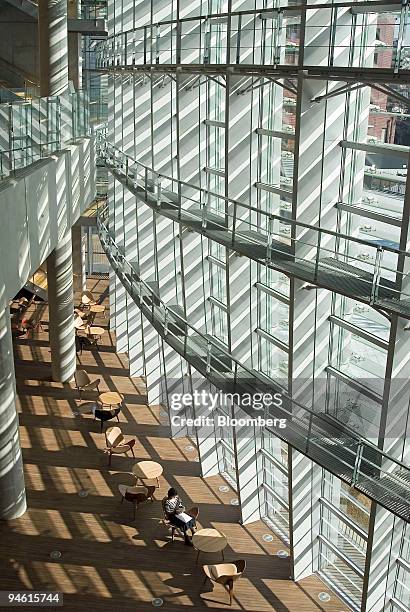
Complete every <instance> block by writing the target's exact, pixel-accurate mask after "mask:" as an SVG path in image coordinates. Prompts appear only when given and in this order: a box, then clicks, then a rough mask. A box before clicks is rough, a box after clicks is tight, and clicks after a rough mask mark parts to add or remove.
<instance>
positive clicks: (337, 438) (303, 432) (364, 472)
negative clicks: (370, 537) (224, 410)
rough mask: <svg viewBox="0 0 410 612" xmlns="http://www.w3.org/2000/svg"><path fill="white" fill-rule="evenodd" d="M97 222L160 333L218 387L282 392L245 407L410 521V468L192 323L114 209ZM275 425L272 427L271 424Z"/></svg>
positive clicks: (121, 274)
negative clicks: (122, 242)
mask: <svg viewBox="0 0 410 612" xmlns="http://www.w3.org/2000/svg"><path fill="white" fill-rule="evenodd" d="M97 226H98V231H99V236H100V239H101V242H102V245H103V248H104V251H105V253H106V255H107V257H108V260H109V261H110V264H111V266H112V268H113V270H114V271H115V273H116V275H117V276H118V278H119V279H120V280H121V282H122V284H123V286H124V287H125V289H126V291H127V292H128V293H129V295H130V296H131V297H132V299H133V300H134V302H135V303H136V305H137V306H138V307H139V308H140V310H141V311H142V313H143V314H144V316H145V317H146V318H147V319H148V321H149V322H150V323H151V324H152V326H153V327H154V328H155V329H156V331H157V332H158V334H159V335H160V336H161V337H162V338H163V339H164V340H165V341H166V342H167V344H168V345H169V346H171V347H172V348H173V349H174V350H175V351H176V352H177V353H179V355H181V357H183V358H184V359H185V360H186V361H187V362H188V363H189V364H191V365H192V366H193V367H194V368H195V369H196V370H197V371H198V372H199V373H200V374H202V375H203V376H204V377H205V378H206V379H208V380H209V381H210V382H211V383H212V384H213V385H215V386H216V388H217V389H218V390H221V391H224V392H229V393H239V394H241V393H249V394H254V393H278V392H279V393H281V395H282V406H280V407H275V408H272V407H270V408H267V407H265V408H264V409H262V410H259V411H258V410H256V409H255V408H246V409H245V408H243V409H244V410H246V412H247V413H248V415H249V416H250V417H252V418H257V417H258V416H260V417H263V418H275V417H276V418H284V419H286V421H287V426H286V428H285V429H279V428H278V429H275V430H274V431H273V433H274V434H275V435H276V436H278V437H279V438H281V439H282V440H284V441H285V442H287V443H288V444H290V445H291V446H292V447H293V448H295V449H296V450H298V451H300V452H301V453H303V454H304V455H306V456H307V457H309V458H310V459H312V460H313V461H315V462H316V463H317V464H319V465H320V466H322V467H324V468H325V469H326V470H328V471H330V472H332V473H333V474H335V475H336V476H337V477H339V478H341V479H342V480H344V481H345V482H347V483H348V484H349V485H352V486H355V487H356V488H357V489H358V490H360V491H361V492H363V493H364V494H366V495H367V496H369V497H370V498H372V499H374V500H376V501H377V502H378V503H380V504H381V505H382V506H384V507H385V508H387V509H388V510H390V511H391V512H393V513H394V514H396V515H397V516H400V517H401V518H403V519H404V520H406V521H409V520H410V501H409V498H408V487H409V484H410V468H409V467H407V466H406V465H404V464H402V463H400V462H398V461H396V460H394V459H392V458H391V457H389V456H388V455H386V454H385V453H383V452H382V451H380V450H379V449H378V448H377V447H375V446H373V445H372V444H370V443H368V442H367V441H365V440H362V439H360V438H359V437H358V436H357V435H355V433H354V432H352V431H350V430H348V429H347V428H346V427H343V425H342V424H341V423H339V422H337V421H336V420H334V419H333V418H332V417H331V416H329V415H326V414H325V413H319V412H314V411H313V410H311V409H309V408H307V407H306V406H303V405H302V404H300V403H299V402H297V401H295V400H294V399H292V398H291V397H290V396H289V395H288V394H287V393H286V392H285V391H284V390H283V389H282V388H280V387H279V386H278V385H276V384H275V383H274V382H273V381H272V380H270V379H269V378H267V377H266V376H264V375H263V374H261V373H260V372H258V371H256V370H253V369H250V368H248V367H247V366H246V365H244V364H242V363H240V362H239V361H238V360H237V359H236V358H235V356H234V355H233V354H231V353H229V352H228V351H227V350H226V349H225V348H224V347H223V346H222V345H221V344H220V343H219V342H218V341H217V340H216V339H215V338H213V337H212V336H210V335H208V334H205V333H202V332H201V331H199V330H197V329H195V328H194V327H192V325H191V324H190V323H189V321H188V320H187V319H186V318H185V316H184V313H183V311H182V309H181V308H180V307H179V306H178V305H170V304H166V303H165V302H164V301H163V300H161V298H160V297H159V295H158V294H157V293H156V290H155V288H153V285H152V284H150V283H148V282H145V281H144V280H143V279H142V278H141V276H140V274H139V269H138V264H137V263H135V262H131V261H128V260H127V259H126V257H125V255H124V251H123V249H122V248H121V247H119V246H118V245H117V244H116V242H115V240H114V237H113V235H112V232H110V230H109V227H108V208H107V207H106V208H105V209H103V210H102V211H101V210H100V211H99V214H98V219H97ZM268 429H269V428H268Z"/></svg>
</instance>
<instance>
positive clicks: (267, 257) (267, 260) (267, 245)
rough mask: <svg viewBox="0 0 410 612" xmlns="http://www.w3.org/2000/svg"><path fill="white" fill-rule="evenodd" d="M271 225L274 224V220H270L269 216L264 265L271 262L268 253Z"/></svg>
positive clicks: (271, 232)
mask: <svg viewBox="0 0 410 612" xmlns="http://www.w3.org/2000/svg"><path fill="white" fill-rule="evenodd" d="M272 223H274V219H272V217H271V216H269V219H268V238H267V243H266V263H269V262H270V260H271V257H270V251H271V246H270V245H271V240H272V234H273V231H272Z"/></svg>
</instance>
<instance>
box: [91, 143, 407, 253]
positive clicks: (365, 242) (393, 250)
mask: <svg viewBox="0 0 410 612" xmlns="http://www.w3.org/2000/svg"><path fill="white" fill-rule="evenodd" d="M100 142H101V141H100ZM105 144H106V145H107V146H108V148H112V149H114V150H115V151H118V153H120V154H121V155H122V156H123V157H124V158H125V159H128V160H131V161H132V164H136V165H137V166H140V167H141V168H143V169H144V170H148V171H149V172H151V173H152V174H153V175H154V176H156V177H157V178H158V180H161V179H165V180H167V181H171V182H173V183H178V184H180V185H183V186H184V187H188V188H190V189H195V190H196V191H199V192H201V193H203V194H204V195H206V197H209V196H210V197H214V198H217V199H218V200H221V201H223V202H225V203H227V204H232V205H233V206H240V207H241V208H245V209H246V210H249V211H251V212H254V213H256V214H258V215H262V216H264V217H266V218H267V219H269V220H270V219H272V220H277V221H280V222H281V223H286V225H291V226H293V227H296V228H297V227H301V228H303V229H306V230H309V231H316V232H317V231H318V230H320V232H321V233H323V234H327V235H329V236H332V237H334V238H339V239H341V240H348V241H349V242H355V243H357V244H361V245H363V246H368V247H369V246H370V247H372V248H376V247H377V248H378V249H380V250H381V251H386V252H390V253H394V254H397V255H404V256H405V257H410V251H404V250H402V249H397V248H395V247H390V246H385V245H383V246H381V245H376V244H375V243H374V242H371V241H370V240H366V239H365V238H357V237H356V236H349V235H348V234H342V233H338V232H335V231H333V230H330V229H327V228H318V227H317V226H315V225H309V223H303V222H302V221H296V220H295V219H288V218H285V217H281V216H280V215H277V214H275V213H270V212H267V211H265V210H261V209H260V208H256V207H255V206H252V205H250V204H246V203H245V202H240V201H239V200H235V199H234V198H230V197H227V196H224V195H220V194H217V193H215V192H213V191H209V190H207V189H204V188H203V187H198V186H197V185H193V184H192V183H188V182H186V181H182V180H180V179H175V178H172V177H170V176H167V175H166V174H162V173H161V172H158V171H157V170H153V169H152V168H150V167H149V166H147V165H145V164H143V163H141V162H140V161H138V160H136V159H134V158H133V157H131V155H129V154H127V153H124V151H122V150H121V149H120V148H118V147H117V146H116V145H113V144H112V143H109V142H107V141H105ZM198 204H199V205H200V202H198ZM228 216H231V215H228ZM234 217H235V218H237V215H235V216H234ZM234 217H233V218H234ZM240 220H241V219H239V221H240ZM311 246H314V245H313V244H312V245H311Z"/></svg>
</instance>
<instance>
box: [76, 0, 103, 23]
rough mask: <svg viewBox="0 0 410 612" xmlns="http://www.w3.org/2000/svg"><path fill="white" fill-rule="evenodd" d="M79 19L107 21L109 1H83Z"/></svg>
mask: <svg viewBox="0 0 410 612" xmlns="http://www.w3.org/2000/svg"><path fill="white" fill-rule="evenodd" d="M79 18H81V19H94V20H97V19H107V0H81V5H80V7H79Z"/></svg>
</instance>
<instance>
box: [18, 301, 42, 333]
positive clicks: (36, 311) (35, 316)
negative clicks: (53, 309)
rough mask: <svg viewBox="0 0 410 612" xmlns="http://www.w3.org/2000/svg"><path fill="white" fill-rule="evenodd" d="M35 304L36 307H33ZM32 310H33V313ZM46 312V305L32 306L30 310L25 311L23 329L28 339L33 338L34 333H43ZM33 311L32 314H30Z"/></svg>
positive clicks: (22, 322)
mask: <svg viewBox="0 0 410 612" xmlns="http://www.w3.org/2000/svg"><path fill="white" fill-rule="evenodd" d="M33 304H34V305H33ZM31 308H33V310H32V311H31ZM44 310H45V304H44V303H43V304H41V305H40V304H35V303H34V302H33V303H31V304H30V310H26V311H25V316H24V318H23V319H22V321H21V325H22V328H23V330H24V332H25V334H26V338H31V337H32V335H33V334H34V332H39V331H43V326H42V324H41V317H42V315H43V313H44ZM30 311H31V312H30Z"/></svg>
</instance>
